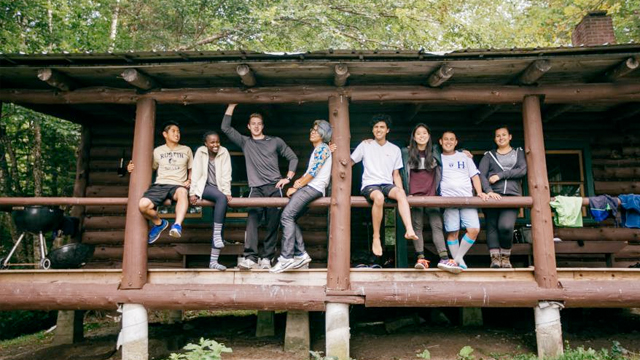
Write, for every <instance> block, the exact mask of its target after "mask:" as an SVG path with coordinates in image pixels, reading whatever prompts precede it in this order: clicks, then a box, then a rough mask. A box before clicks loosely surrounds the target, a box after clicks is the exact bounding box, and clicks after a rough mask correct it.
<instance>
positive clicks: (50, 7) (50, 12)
mask: <svg viewBox="0 0 640 360" xmlns="http://www.w3.org/2000/svg"><path fill="white" fill-rule="evenodd" d="M47 22H48V25H49V41H48V42H49V45H47V46H48V48H49V52H51V51H52V50H53V4H51V0H48V1H47Z"/></svg>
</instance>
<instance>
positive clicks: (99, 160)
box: [82, 110, 327, 267]
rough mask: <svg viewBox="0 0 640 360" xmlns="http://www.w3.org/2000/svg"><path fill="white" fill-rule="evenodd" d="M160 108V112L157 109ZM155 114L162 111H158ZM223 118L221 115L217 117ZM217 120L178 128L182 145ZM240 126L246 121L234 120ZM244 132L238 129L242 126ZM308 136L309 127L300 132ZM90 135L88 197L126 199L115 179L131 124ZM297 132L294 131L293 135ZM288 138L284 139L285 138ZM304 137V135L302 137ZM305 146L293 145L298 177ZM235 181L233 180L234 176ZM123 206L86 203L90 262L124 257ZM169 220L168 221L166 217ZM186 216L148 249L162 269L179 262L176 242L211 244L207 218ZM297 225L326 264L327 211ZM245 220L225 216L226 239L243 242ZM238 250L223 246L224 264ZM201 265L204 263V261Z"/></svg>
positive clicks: (123, 183)
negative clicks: (174, 233) (175, 234)
mask: <svg viewBox="0 0 640 360" xmlns="http://www.w3.org/2000/svg"><path fill="white" fill-rule="evenodd" d="M159 112H160V110H159ZM158 115H159V116H161V115H162V114H161V113H159V114H158ZM220 120H221V117H220ZM220 120H218V121H217V122H216V123H215V124H209V125H207V124H199V125H186V126H184V127H183V128H182V129H181V130H182V131H181V133H182V139H181V143H183V144H185V145H188V146H190V147H191V148H192V150H194V151H195V149H196V148H197V147H199V146H200V145H201V134H202V133H203V132H204V131H206V130H207V129H213V130H218V131H219V130H220V129H219V127H220V122H219V121H220ZM236 120H237V124H234V125H236V126H238V127H239V128H240V127H241V125H242V124H244V121H243V120H242V121H241V120H240V119H236ZM161 124H162V122H161V121H159V122H158V125H157V126H156V129H157V132H156V138H155V146H158V145H160V144H162V143H163V142H164V140H163V139H162V137H161V136H158V133H159V131H160V130H159V128H160V126H161ZM240 131H242V130H240ZM303 132H304V133H305V136H308V130H304V131H303ZM93 133H94V134H95V137H94V139H95V141H94V142H93V147H92V148H91V151H90V155H91V156H90V163H89V168H90V169H91V174H90V176H89V184H88V186H87V190H86V196H87V197H126V196H127V187H128V184H129V176H124V177H119V176H118V175H117V172H116V170H117V167H118V165H119V160H120V158H121V157H122V156H123V154H124V158H125V162H128V160H129V159H130V158H131V149H132V140H133V126H132V125H131V124H126V123H122V125H120V126H101V125H98V126H94V127H93ZM296 135H298V134H296ZM221 137H222V144H223V146H225V147H227V148H228V149H229V150H230V151H238V150H239V149H237V148H236V147H235V145H234V144H232V143H231V142H230V141H228V140H227V139H226V137H225V136H224V135H222V136H221ZM283 138H284V140H285V141H287V142H288V140H289V139H288V138H287V137H283ZM303 140H304V138H303ZM304 145H305V146H304V147H302V146H300V147H297V148H293V149H294V151H295V152H296V153H297V155H298V157H299V159H300V161H299V166H298V169H297V171H296V174H297V175H298V176H299V175H301V174H302V173H303V172H304V170H306V162H307V159H308V157H309V154H310V151H311V150H312V147H311V145H309V143H308V140H307V142H306V144H304ZM281 165H282V166H281V167H282V169H281V172H282V173H283V174H285V173H286V162H285V161H281ZM234 180H237V178H236V179H234ZM124 211H125V207H124V206H117V207H107V206H87V207H86V212H87V218H86V223H85V226H84V231H83V235H82V241H83V242H84V243H87V244H92V245H95V246H96V252H95V255H94V257H93V260H92V262H93V263H94V264H91V266H108V267H117V266H119V265H120V264H121V261H122V246H123V242H124V221H125V217H124ZM169 220H170V221H171V219H169ZM198 221H200V222H198V223H193V220H189V219H187V221H186V222H185V224H184V231H183V236H182V237H181V238H180V239H175V238H172V237H170V236H169V235H168V232H165V233H164V234H163V236H161V238H160V239H159V240H158V241H157V242H156V243H155V244H154V245H153V246H149V248H148V253H147V255H148V259H149V262H150V264H149V266H150V267H163V265H165V264H166V265H170V264H180V265H181V266H182V265H184V264H183V259H184V258H183V254H181V253H180V252H179V251H178V250H177V249H176V245H178V244H183V245H184V244H187V245H191V246H200V245H202V246H205V247H210V244H211V236H212V234H211V231H212V228H211V224H210V219H209V218H206V219H202V220H198ZM300 225H301V227H302V229H303V231H304V232H305V233H304V234H305V243H306V244H307V245H308V247H309V252H310V254H311V256H312V258H313V259H314V260H316V262H317V263H321V264H324V263H326V261H327V251H326V246H327V235H326V234H327V209H326V207H324V208H317V209H312V210H311V211H310V212H308V213H307V215H306V216H304V217H303V218H302V219H300ZM244 230H245V224H244V221H243V220H242V219H239V220H234V219H228V220H227V225H226V227H225V240H227V241H231V242H235V243H238V244H242V243H243V242H244V236H245V231H244ZM260 236H261V237H263V236H264V231H262V230H261V231H260ZM241 254H242V246H241V245H240V246H227V248H226V250H224V251H223V253H222V255H223V257H222V261H223V262H224V263H225V264H227V265H232V266H235V264H236V257H237V256H238V255H241ZM207 255H208V251H207V252H203V251H200V252H199V253H198V254H190V255H189V256H193V257H194V258H202V259H204V258H205V256H207ZM202 265H203V266H204V262H202Z"/></svg>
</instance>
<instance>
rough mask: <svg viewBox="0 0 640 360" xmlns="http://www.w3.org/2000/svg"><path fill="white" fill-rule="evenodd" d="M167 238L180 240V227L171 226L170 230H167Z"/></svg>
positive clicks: (176, 225)
mask: <svg viewBox="0 0 640 360" xmlns="http://www.w3.org/2000/svg"><path fill="white" fill-rule="evenodd" d="M169 236H171V237H174V238H180V237H181V236H182V226H181V225H179V224H173V225H171V230H169Z"/></svg>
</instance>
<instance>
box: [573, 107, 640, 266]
mask: <svg viewBox="0 0 640 360" xmlns="http://www.w3.org/2000/svg"><path fill="white" fill-rule="evenodd" d="M627 121H636V120H635V119H633V118H630V119H628V120H627ZM614 134H617V135H618V136H614ZM591 146H592V149H593V150H592V156H593V161H592V163H593V178H594V187H595V192H596V194H598V195H600V194H609V195H614V196H615V195H620V194H628V193H635V194H640V137H638V135H637V134H634V133H633V132H627V133H612V134H611V135H610V136H607V137H600V138H597V137H596V139H594V141H593V142H592V143H591ZM609 224H611V223H610V222H609ZM600 226H604V225H600ZM609 226H612V225H609ZM585 230H586V229H582V231H585ZM603 234H607V235H608V236H607V238H614V239H616V240H628V241H629V245H627V246H626V247H625V248H623V249H622V250H621V251H620V252H618V253H617V254H616V256H615V260H616V261H615V263H614V265H615V266H617V267H622V266H624V267H626V266H630V265H635V264H637V263H638V261H640V251H639V249H640V230H638V229H624V228H620V229H615V228H611V227H609V228H603V229H598V230H596V231H593V232H591V233H590V234H589V235H586V234H585V238H593V237H598V236H600V235H603Z"/></svg>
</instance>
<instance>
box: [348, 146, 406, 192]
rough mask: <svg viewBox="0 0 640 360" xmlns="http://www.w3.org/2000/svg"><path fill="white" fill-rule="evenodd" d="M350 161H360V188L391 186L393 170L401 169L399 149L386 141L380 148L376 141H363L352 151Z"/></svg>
mask: <svg viewBox="0 0 640 360" xmlns="http://www.w3.org/2000/svg"><path fill="white" fill-rule="evenodd" d="M351 160H353V161H354V162H356V163H358V162H360V161H362V165H363V166H364V173H363V174H362V187H361V188H360V190H362V189H364V188H365V187H367V186H369V185H388V184H393V170H397V169H402V155H401V153H400V148H399V147H397V146H395V145H394V144H392V143H390V142H389V141H387V142H386V143H385V144H384V145H382V146H380V144H378V142H377V141H371V142H366V141H363V142H361V143H360V145H358V147H357V148H356V149H355V150H353V153H352V154H351Z"/></svg>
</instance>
